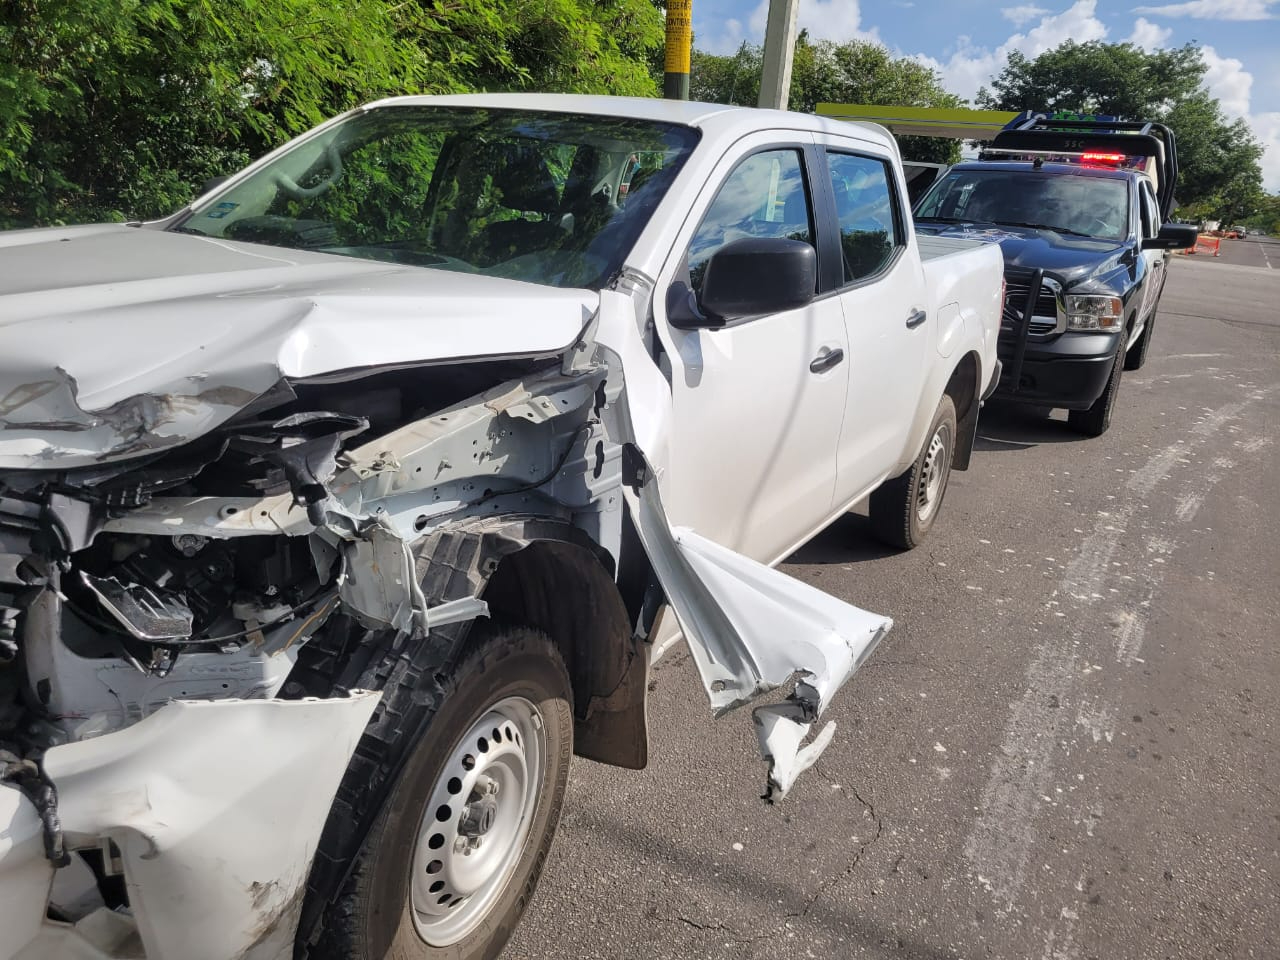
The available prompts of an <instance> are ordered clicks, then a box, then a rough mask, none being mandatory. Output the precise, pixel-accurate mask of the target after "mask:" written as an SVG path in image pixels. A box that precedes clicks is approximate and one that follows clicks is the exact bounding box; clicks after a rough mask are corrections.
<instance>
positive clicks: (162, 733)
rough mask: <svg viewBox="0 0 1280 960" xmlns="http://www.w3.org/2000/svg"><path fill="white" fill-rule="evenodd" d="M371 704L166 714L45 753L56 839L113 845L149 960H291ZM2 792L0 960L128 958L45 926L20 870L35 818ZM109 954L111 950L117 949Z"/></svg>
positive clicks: (268, 705)
mask: <svg viewBox="0 0 1280 960" xmlns="http://www.w3.org/2000/svg"><path fill="white" fill-rule="evenodd" d="M379 697H380V695H379V694H376V693H368V692H356V693H353V694H352V695H351V696H350V697H347V698H342V699H332V700H302V701H280V700H271V701H225V702H220V703H213V702H203V701H198V702H181V701H178V702H174V703H171V704H169V705H168V706H166V707H164V708H163V709H162V710H159V711H157V712H156V713H155V714H154V715H152V716H151V717H148V718H147V719H146V720H143V721H142V722H140V723H137V724H135V725H134V726H132V727H130V728H128V729H127V730H122V731H119V732H117V733H114V734H111V735H110V736H105V737H100V738H98V739H95V740H89V741H85V742H83V743H75V744H69V745H66V746H61V747H54V748H52V749H51V750H49V752H48V753H47V755H46V758H45V767H46V770H47V772H48V774H49V775H50V777H51V778H52V779H53V780H54V782H55V783H56V784H57V786H58V791H59V801H60V802H59V806H60V812H61V815H62V821H63V826H64V828H65V830H66V831H67V836H68V839H69V840H70V841H71V843H72V844H73V845H96V844H97V843H98V841H99V840H100V839H101V838H110V839H111V840H112V841H113V842H114V843H115V844H116V846H117V847H118V848H119V850H120V853H121V858H122V860H123V864H124V872H125V882H126V885H127V887H128V891H129V899H130V904H131V915H132V922H131V923H130V924H129V926H130V927H132V928H133V931H134V933H135V934H136V937H137V938H139V939H140V940H141V945H142V948H143V949H144V950H145V955H146V956H148V957H182V958H183V960H226V958H227V957H232V956H234V957H237V958H244V960H285V958H288V957H290V956H292V949H293V936H294V930H295V926H296V922H297V914H298V909H299V906H300V903H301V894H302V891H303V890H304V887H305V884H306V879H307V872H308V869H309V866H310V862H311V858H312V856H313V854H314V852H315V843H316V838H317V837H318V836H319V833H320V827H321V825H322V824H323V822H324V819H325V817H326V815H327V814H328V811H329V806H330V804H331V802H332V799H333V794H334V791H335V789H336V788H337V784H338V780H339V778H340V777H341V776H342V773H343V771H344V770H345V769H346V766H347V763H348V761H349V759H350V757H351V753H352V752H353V751H354V749H355V746H356V743H357V741H358V740H359V738H360V735H361V733H362V732H363V730H364V727H365V725H366V723H367V722H368V720H369V717H370V715H371V714H372V713H373V709H374V707H375V706H376V705H377V703H378V700H379ZM14 793H15V792H14V791H12V790H9V789H8V788H3V787H0V884H3V888H2V889H3V893H4V895H3V896H0V920H2V921H3V923H0V928H2V929H3V930H4V936H3V938H0V960H10V958H14V957H22V958H24V960H26V958H34V957H41V958H44V957H53V956H58V957H63V956H69V957H77V956H85V957H98V956H102V957H123V956H136V954H134V953H131V952H130V953H123V952H117V951H116V950H115V949H112V950H110V952H107V951H104V950H102V949H101V939H100V938H99V943H98V945H97V946H95V945H94V944H93V943H92V942H91V940H90V939H89V936H90V935H91V934H92V933H93V932H94V931H93V930H91V926H92V925H86V927H85V928H84V929H83V930H78V929H77V928H70V929H69V928H68V925H66V924H58V923H55V922H53V921H49V920H45V919H44V913H45V911H44V906H43V901H44V898H45V897H46V896H47V895H48V891H49V883H50V881H51V879H52V869H51V867H50V865H49V864H48V863H47V862H46V863H44V865H43V866H42V865H41V864H40V863H39V862H38V861H33V860H32V859H31V854H32V852H33V848H32V847H31V844H32V842H33V838H32V829H33V827H32V823H31V818H32V816H33V812H32V811H31V810H30V809H29V805H27V806H26V807H24V806H22V804H23V803H25V801H22V800H18V801H17V802H16V804H15V801H14V797H13V795H14ZM35 829H37V831H38V827H37V828H35ZM6 837H13V838H14V839H13V840H6V839H5V838H6ZM34 842H35V843H37V844H38V843H39V838H38V833H37V836H36V837H35V839H34ZM11 867H12V869H11ZM30 870H37V871H39V877H31V876H27V875H26V872H24V871H30ZM19 880H21V881H22V882H21V885H20V886H16V887H14V889H13V890H12V891H10V890H9V885H10V884H11V883H14V884H17V883H18V881H19ZM10 893H12V894H13V896H12V897H11V896H10ZM36 896H38V898H39V901H40V902H39V903H38V904H33V903H28V902H26V901H27V900H30V899H31V898H32V897H36ZM33 906H34V909H32V907H33ZM94 916H96V915H95V914H90V917H94ZM121 918H123V919H127V918H124V917H123V915H121ZM86 919H88V918H86ZM99 926H100V924H99ZM109 932H110V931H107V933H109ZM97 933H98V934H101V935H103V936H105V935H106V934H105V933H103V931H101V930H99V931H97ZM116 933H117V934H118V933H120V931H119V930H117V931H116ZM124 933H126V934H127V933H129V931H128V930H125V931H124ZM75 941H80V943H79V944H77V945H76V947H75V950H74V952H73V951H72V949H71V948H70V947H68V944H72V943H74V942H75ZM116 941H117V945H118V946H120V947H121V949H123V948H124V946H125V944H126V941H127V937H117V938H116ZM94 951H97V952H94Z"/></svg>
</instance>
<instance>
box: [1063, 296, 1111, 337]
mask: <svg viewBox="0 0 1280 960" xmlns="http://www.w3.org/2000/svg"><path fill="white" fill-rule="evenodd" d="M1066 307H1067V329H1068V330H1092V331H1096V332H1102V333H1111V332H1113V331H1115V330H1119V329H1121V328H1122V327H1123V326H1124V301H1123V300H1121V299H1120V298H1119V297H1112V296H1106V295H1102V294H1068V295H1067V297H1066Z"/></svg>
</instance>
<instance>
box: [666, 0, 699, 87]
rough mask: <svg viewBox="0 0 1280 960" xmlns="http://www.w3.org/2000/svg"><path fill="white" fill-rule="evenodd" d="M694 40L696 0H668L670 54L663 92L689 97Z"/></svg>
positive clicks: (668, 55)
mask: <svg viewBox="0 0 1280 960" xmlns="http://www.w3.org/2000/svg"><path fill="white" fill-rule="evenodd" d="M692 44H693V0H667V55H666V60H665V64H664V66H663V75H662V95H663V96H664V97H666V98H667V99H668V100H688V99H689V48H690V46H691V45H692Z"/></svg>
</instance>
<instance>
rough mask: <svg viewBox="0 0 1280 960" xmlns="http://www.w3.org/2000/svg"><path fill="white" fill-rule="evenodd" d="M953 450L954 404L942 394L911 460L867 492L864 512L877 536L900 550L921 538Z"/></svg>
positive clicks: (942, 490)
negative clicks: (923, 500) (901, 469)
mask: <svg viewBox="0 0 1280 960" xmlns="http://www.w3.org/2000/svg"><path fill="white" fill-rule="evenodd" d="M935 439H936V440H937V441H938V444H935V442H934V441H935ZM955 450H956V405H955V402H954V401H953V400H952V399H951V397H950V396H949V395H946V394H944V395H943V397H942V400H941V401H939V403H938V409H937V411H936V412H935V413H934V415H933V422H932V423H931V424H930V425H929V431H928V433H926V434H925V441H924V445H923V446H922V447H921V448H920V452H919V454H917V455H916V459H915V463H913V464H912V465H911V467H910V468H909V469H908V470H907V471H906V472H905V473H902V474H899V475H898V476H896V477H894V478H893V479H891V480H886V481H885V482H884V483H882V484H880V486H879V487H878V488H877V489H876V490H875V491H874V492H873V493H872V494H871V502H870V504H869V509H868V513H869V515H870V519H871V530H872V532H873V533H874V534H875V535H876V537H877V538H878V539H880V540H883V541H884V542H885V543H887V544H888V545H889V546H891V547H898V548H899V549H901V550H911V549H912V548H914V547H916V546H918V545H919V543H920V542H921V541H922V540H924V538H925V536H926V535H927V534H928V533H929V531H930V529H932V527H933V523H934V521H935V520H936V519H937V518H938V513H939V512H940V511H941V510H942V498H943V496H944V495H945V494H946V492H947V481H948V480H950V479H951V461H952V458H953V457H954V456H955ZM931 480H932V481H933V483H932V484H931V483H930V481H931ZM923 497H928V502H927V504H926V503H922V498H923Z"/></svg>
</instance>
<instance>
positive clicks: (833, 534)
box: [783, 513, 902, 564]
mask: <svg viewBox="0 0 1280 960" xmlns="http://www.w3.org/2000/svg"><path fill="white" fill-rule="evenodd" d="M899 553H902V551H901V550H897V549H895V548H893V547H889V546H885V545H884V544H883V543H881V542H880V541H879V540H877V539H876V538H875V535H874V534H873V533H872V532H871V522H870V521H869V520H868V519H867V518H866V517H865V516H864V515H862V514H858V513H846V514H845V515H844V516H843V517H841V518H840V519H838V520H837V521H836V522H835V523H833V524H831V526H829V527H827V529H825V530H823V531H822V532H821V533H819V534H818V535H817V536H816V537H814V538H813V539H812V540H810V541H809V542H808V543H806V544H805V545H804V546H803V547H801V548H800V549H799V550H797V551H796V552H795V553H793V554H792V555H791V556H789V557H787V559H786V560H784V561H783V563H784V564H788V563H861V562H862V561H864V560H880V559H882V558H884V557H892V556H895V555H897V554H899Z"/></svg>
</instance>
